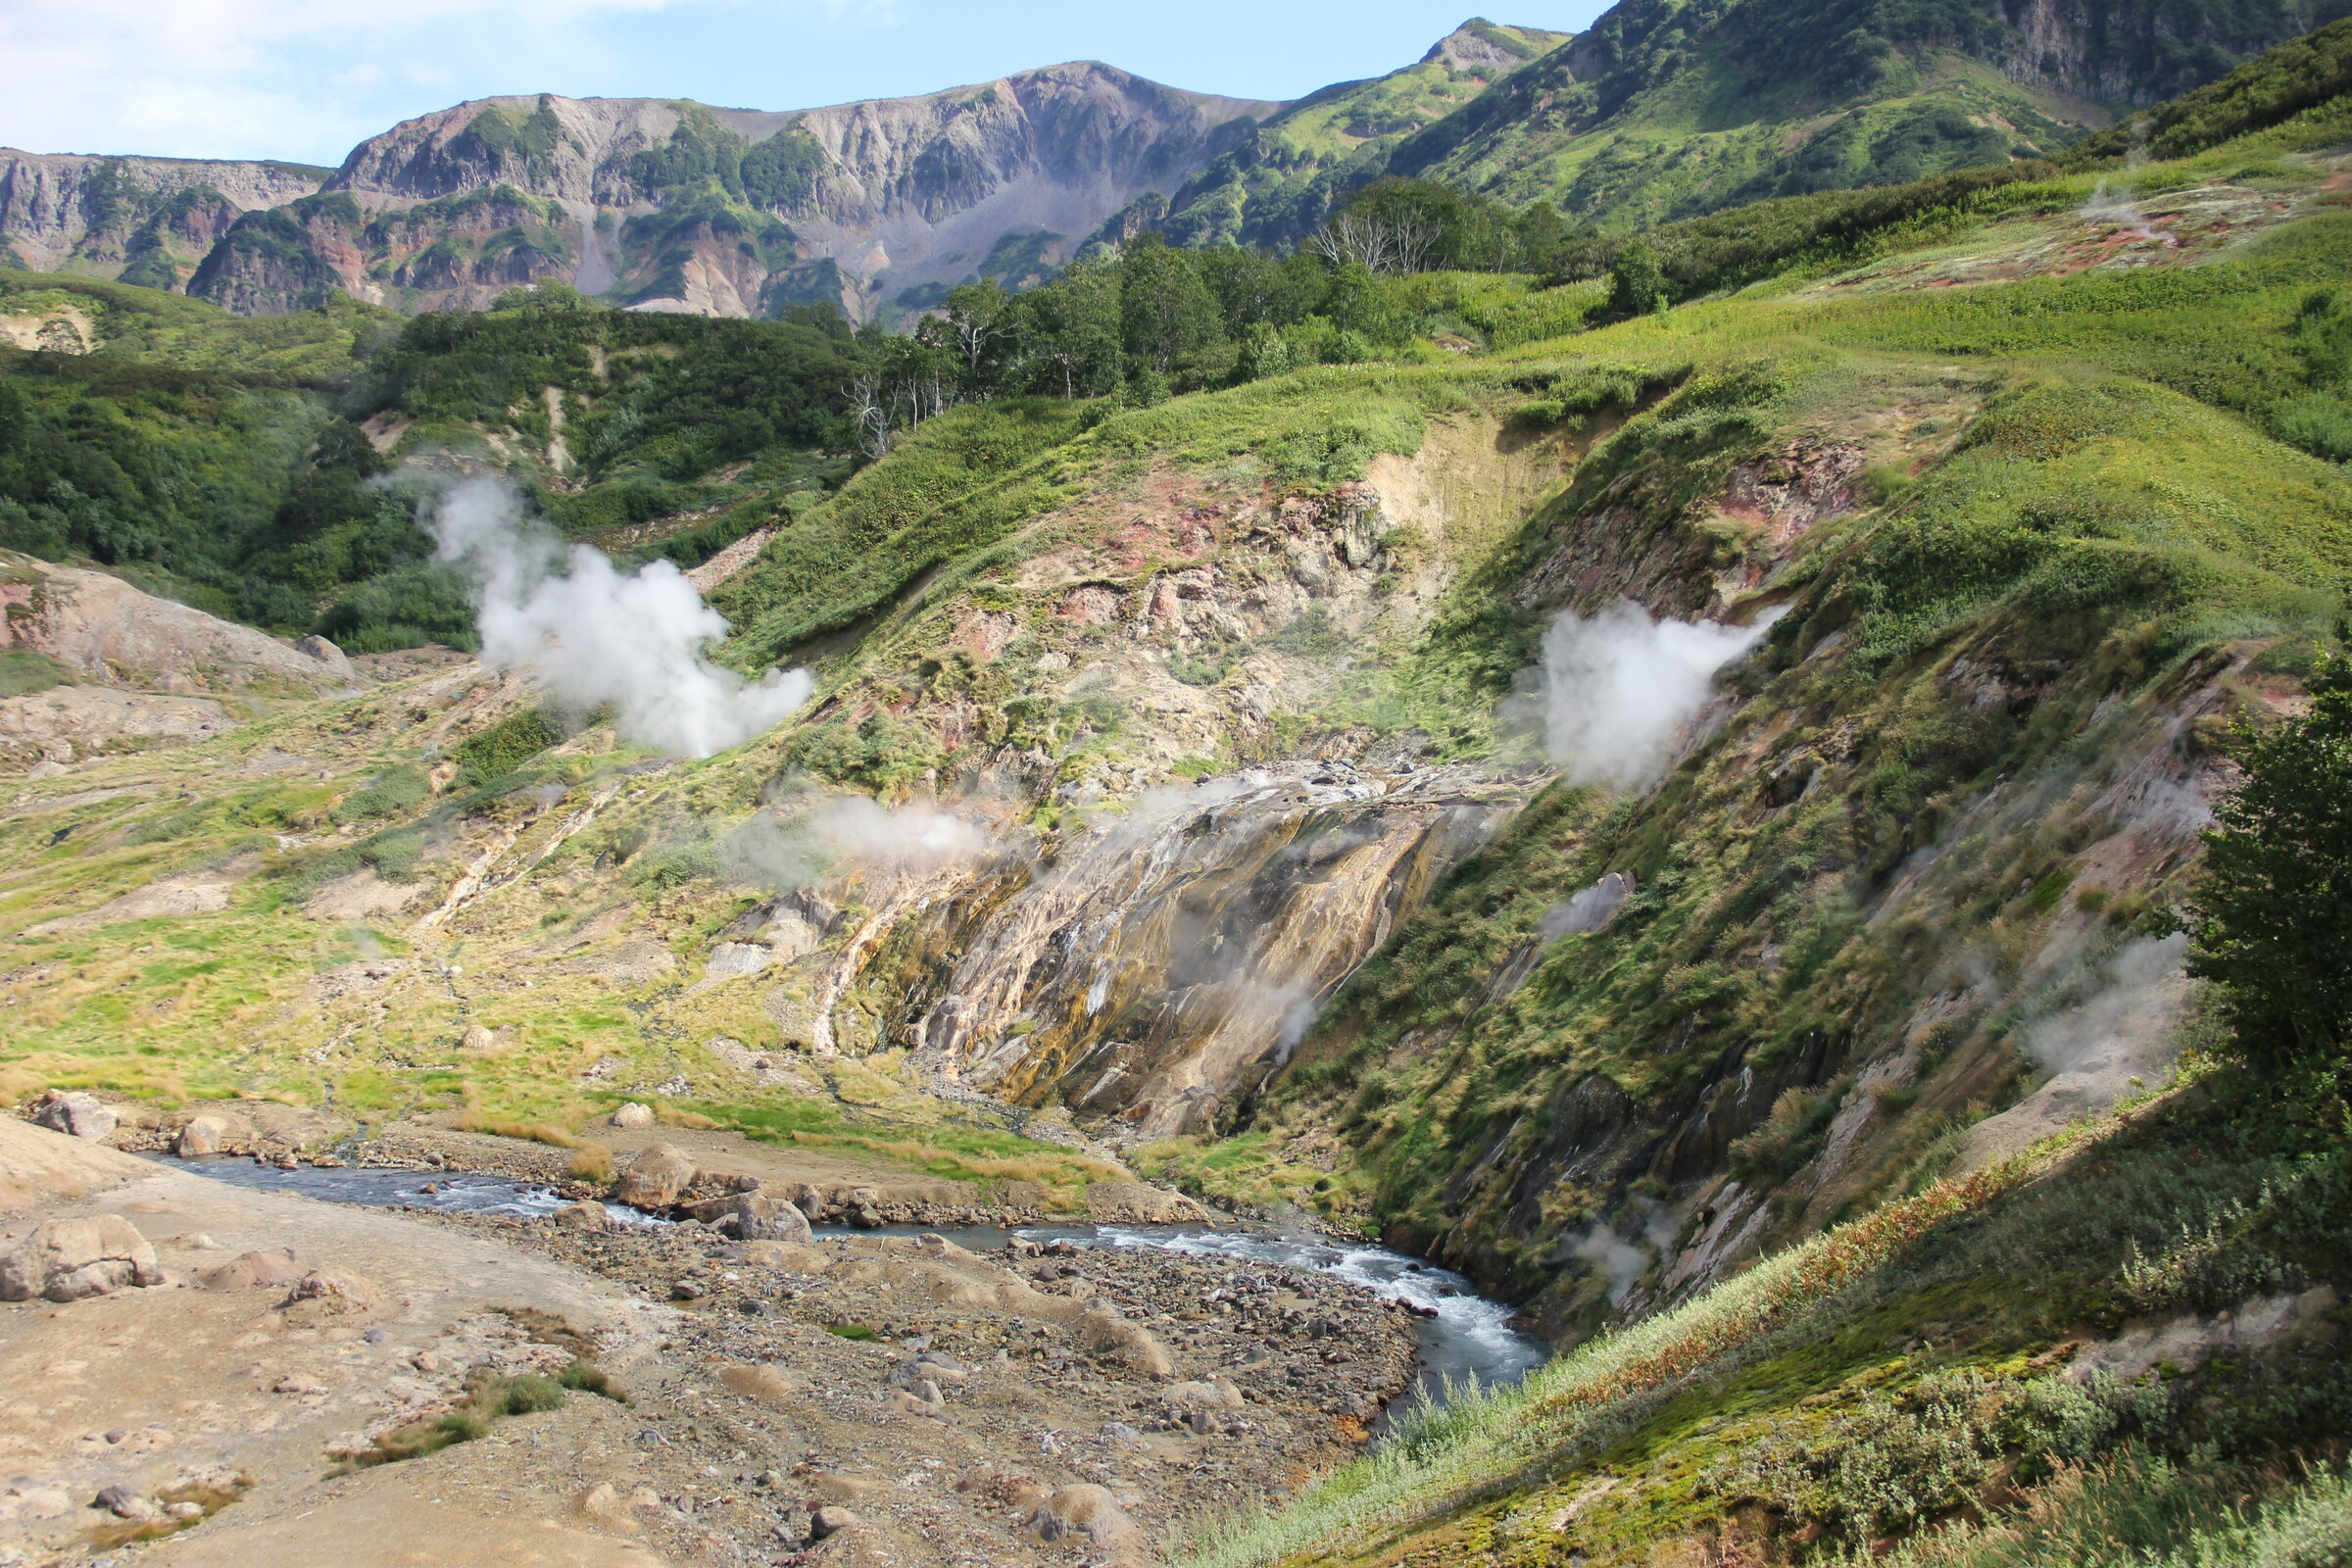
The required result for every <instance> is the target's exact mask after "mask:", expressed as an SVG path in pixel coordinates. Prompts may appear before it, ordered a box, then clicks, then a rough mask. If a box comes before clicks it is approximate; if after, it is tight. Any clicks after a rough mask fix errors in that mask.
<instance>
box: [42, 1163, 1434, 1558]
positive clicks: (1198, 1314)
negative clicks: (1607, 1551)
mask: <svg viewBox="0 0 2352 1568" xmlns="http://www.w3.org/2000/svg"><path fill="white" fill-rule="evenodd" d="M0 1173H4V1174H5V1178H6V1190H5V1192H4V1193H0V1201H5V1203H6V1205H7V1206H6V1209H5V1229H6V1231H7V1233H8V1240H9V1241H10V1242H11V1243H12V1244H14V1243H16V1242H18V1241H20V1240H21V1239H23V1238H24V1237H25V1236H26V1235H27V1234H28V1233H29V1232H31V1231H32V1230H33V1228H34V1227H35V1226H36V1225H40V1224H43V1223H47V1222H51V1221H60V1220H73V1219H78V1218H86V1217H90V1216H95V1215H99V1214H116V1215H121V1216H123V1218H125V1219H127V1220H128V1221H129V1222H130V1223H131V1224H132V1225H134V1226H135V1227H136V1228H137V1229H138V1231H139V1232H140V1234H141V1235H142V1236H143V1237H145V1238H146V1240H147V1241H148V1243H149V1244H150V1245H152V1247H153V1248H154V1249H155V1253H156V1256H157V1258H158V1260H159V1263H160V1267H161V1270H162V1273H163V1280H162V1283H160V1284H158V1285H154V1286H150V1287H145V1288H140V1287H131V1288H126V1289H123V1290H120V1291H117V1292H114V1293H112V1294H107V1295H101V1296H96V1297H91V1298H86V1299H79V1300H73V1301H69V1302H64V1303H57V1302H52V1301H49V1300H42V1299H35V1300H32V1301H29V1302H22V1303H18V1304H14V1305H8V1306H0V1387H5V1388H6V1390H7V1391H8V1395H7V1406H6V1411H5V1416H6V1423H7V1424H6V1429H5V1432H6V1435H5V1438H4V1439H0V1442H4V1443H5V1450H6V1451H5V1455H4V1457H0V1468H5V1470H6V1472H7V1477H6V1486H5V1495H0V1562H5V1563H10V1564H34V1563H38V1564H49V1563H66V1562H86V1561H91V1560H94V1559H106V1558H109V1557H110V1554H111V1559H112V1560H117V1561H121V1560H125V1559H124V1558H123V1549H122V1548H123V1547H124V1546H125V1545H126V1544H127V1543H129V1542H131V1541H134V1540H140V1539H144V1540H148V1541H152V1542H153V1543H154V1544H153V1545H142V1546H140V1547H139V1548H138V1550H137V1552H136V1553H135V1555H136V1557H137V1559H138V1560H150V1559H152V1560H156V1561H160V1562H164V1563H186V1564H216V1563H217V1564H228V1563H326V1562H334V1563H337V1564H343V1565H349V1568H363V1565H374V1564H383V1565H387V1568H389V1565H392V1564H422V1563H434V1564H475V1563H480V1564H492V1563H498V1564H509V1563H514V1564H531V1563H547V1564H557V1563H561V1564H578V1565H593V1568H603V1565H607V1564H612V1565H626V1564H647V1565H651V1564H655V1563H662V1562H667V1563H680V1564H683V1563H729V1564H732V1563H773V1562H779V1561H781V1562H795V1563H798V1562H809V1563H825V1564H855V1563H871V1564H891V1563H898V1564H906V1565H907V1568H916V1565H925V1568H927V1565H930V1564H950V1563H954V1564H966V1563H968V1564H982V1563H986V1564H1012V1563H1031V1562H1036V1563H1058V1562H1070V1563H1076V1562H1081V1561H1096V1562H1131V1563H1145V1562H1151V1561H1156V1560H1157V1559H1158V1553H1159V1550H1160V1547H1161V1544H1162V1543H1164V1542H1165V1541H1166V1540H1167V1539H1168V1538H1169V1537H1170V1536H1171V1535H1173V1534H1175V1533H1178V1532H1181V1531H1182V1530H1183V1529H1184V1528H1185V1527H1186V1526H1188V1525H1192V1524H1197V1523H1199V1522H1200V1521H1201V1520H1202V1519H1204V1518H1206V1517H1209V1516H1211V1515H1222V1514H1225V1513H1229V1512H1231V1511H1233V1510H1234V1509H1236V1508H1238V1507H1241V1506H1244V1505H1250V1504H1257V1503H1262V1502H1268V1501H1272V1500H1275V1499H1277V1498H1279V1497H1280V1496H1282V1495H1287V1493H1288V1492H1290V1491H1291V1490H1292V1489H1294V1488H1296V1487H1298V1486H1299V1485H1300V1484H1302V1483H1304V1482H1306V1481H1308V1480H1310V1479H1312V1478H1313V1477H1315V1476H1317V1475H1319V1474H1321V1473H1323V1472H1324V1471H1326V1470H1328V1469H1329V1468H1331V1467H1332V1466H1333V1465H1334V1464H1336V1463H1338V1462H1339V1461H1341V1460H1342V1459H1344V1458H1346V1457H1347V1456H1348V1455H1349V1454H1350V1453H1352V1452H1353V1451H1354V1450H1355V1449H1356V1447H1357V1446H1360V1444H1361V1442H1362V1441H1363V1439H1364V1437H1365V1434H1366V1430H1367V1423H1368V1421H1369V1419H1370V1418H1371V1417H1372V1416H1373V1415H1374V1414H1375V1413H1376V1412H1377V1411H1378V1409H1379V1407H1380V1406H1381V1404H1382V1403H1383V1402H1384V1401H1386V1400H1387V1399H1388V1398H1389V1397H1391V1396H1393V1395H1394V1394H1396V1393H1397V1391H1398V1390H1400V1389H1401V1388H1402V1387H1403V1386H1404V1384H1405V1383H1406V1381H1407V1380H1408V1377H1409V1375H1410V1368H1411V1360H1412V1353H1413V1346H1414V1334H1413V1321H1414V1320H1413V1319H1412V1317H1411V1316H1410V1314H1409V1313H1406V1312H1403V1311H1400V1310H1398V1309H1397V1308H1395V1307H1393V1306H1392V1305H1390V1304H1389V1303H1386V1302H1383V1301H1380V1300H1378V1299H1375V1298H1373V1297H1371V1296H1370V1295H1368V1294H1367V1293H1364V1292H1361V1291H1357V1290H1354V1289H1352V1288H1349V1287H1348V1286H1345V1285H1342V1284H1340V1283H1338V1282H1336V1281H1333V1280H1330V1279H1327V1278H1322V1277H1317V1276H1309V1275H1301V1274H1297V1273H1286V1272H1282V1271H1276V1270H1267V1269H1264V1268H1260V1267H1252V1266H1250V1265H1245V1264H1237V1263H1235V1262H1233V1261H1231V1260H1219V1259H1209V1258H1194V1257H1183V1256H1175V1255H1169V1254H1163V1253H1143V1252H1133V1251H1124V1250H1074V1249H1072V1250H1062V1249H1053V1250H1048V1251H1047V1252H1044V1253H1029V1254H1026V1255H1021V1256H1017V1257H1016V1256H1012V1255H1010V1254H996V1255H995V1256H993V1257H984V1256H981V1255H978V1254H975V1253H972V1252H969V1251H966V1250H963V1249H961V1248H959V1247H956V1246H955V1245H954V1244H952V1243H948V1242H945V1241H943V1240H940V1239H938V1238H936V1237H934V1238H928V1239H922V1240H917V1239H911V1238H879V1237H872V1238H852V1239H849V1240H845V1241H828V1242H818V1243H816V1244H815V1245H813V1246H795V1245H792V1244H787V1243H774V1242H753V1243H736V1242H731V1241H729V1240H727V1239H725V1238H723V1237H721V1236H719V1235H718V1234H717V1233H716V1232H714V1231H711V1230H709V1229H706V1228H705V1227H702V1226H699V1225H692V1224H684V1225H677V1226H669V1227H662V1228H643V1227H624V1228H612V1229H599V1230H593V1231H590V1230H582V1229H578V1228H575V1227H574V1226H573V1225H571V1224H567V1223H564V1222H561V1221H558V1220H554V1219H540V1220H522V1219H512V1218H504V1219H502V1218H492V1217H483V1216H468V1217H450V1216H423V1215H417V1214H411V1213H401V1212H385V1211H376V1210H362V1209H353V1208H350V1207H346V1206H332V1207H330V1206H328V1205H324V1204H320V1203H317V1202H312V1201H306V1200H303V1199H300V1198H294V1197H289V1196H282V1195H279V1194H274V1193H267V1192H256V1191H252V1190H249V1189H246V1188H243V1187H235V1186H229V1185H226V1184H224V1183H222V1182H219V1181H214V1180H209V1179H207V1178H205V1177H203V1176H200V1175H195V1174H190V1173H189V1172H187V1171H185V1170H183V1169H175V1168H171V1167H159V1166H158V1165H156V1164H155V1163H153V1162H151V1161H147V1160H141V1159H138V1158H135V1157H132V1156H129V1155H125V1154H123V1153H120V1152H116V1151H114V1150H112V1149H108V1148H103V1147H97V1146H93V1145H91V1144H86V1143H82V1142H78V1141H75V1140H73V1139H71V1138H68V1137H66V1136H65V1135H62V1134H58V1133H52V1132H48V1131H45V1130H42V1129H38V1128H33V1127H29V1126H27V1125H25V1124H24V1123H21V1122H18V1121H15V1120H14V1119H7V1120H0ZM321 1278H326V1279H329V1280H331V1281H333V1282H335V1283H333V1284H332V1285H330V1286H329V1287H326V1288H323V1289H321V1288H319V1287H318V1286H316V1285H314V1284H305V1283H303V1282H305V1281H317V1280H319V1279H321ZM306 1292H310V1293H311V1294H310V1295H309V1296H307V1297H306V1296H305V1293H306ZM584 1363H593V1364H594V1365H595V1366H596V1367H597V1368H599V1369H600V1371H602V1372H603V1373H604V1374H605V1375H606V1377H607V1378H608V1379H609V1380H610V1382H609V1384H608V1385H607V1386H606V1387H607V1393H608V1395H609V1396H610V1397H598V1395H597V1394H596V1393H594V1392H589V1391H588V1390H587V1389H586V1388H582V1389H579V1390H577V1391H575V1392H573V1393H571V1394H570V1396H569V1397H568V1398H567V1399H565V1400H564V1402H563V1403H562V1405H561V1407H560V1408H554V1409H539V1410H534V1411H531V1412H529V1413H521V1414H511V1415H502V1416H500V1417H498V1418H496V1419H494V1420H491V1421H488V1422H487V1423H486V1430H484V1431H483V1432H482V1434H481V1435H480V1436H479V1437H478V1438H477V1439H476V1440H475V1441H471V1442H464V1443H459V1444H456V1445H454V1446H447V1447H442V1448H440V1449H439V1450H438V1451H428V1452H424V1453H422V1454H421V1455H420V1456H417V1457H414V1458H405V1459H402V1460H400V1461H398V1462H377V1461H380V1460H383V1459H384V1458H385V1456H386V1455H387V1454H388V1453H389V1452H391V1451H393V1450H394V1449H397V1448H399V1447H400V1446H401V1445H403V1444H404V1443H411V1442H413V1441H414V1439H415V1435H416V1434H417V1433H418V1432H420V1431H429V1430H431V1428H432V1427H433V1425H434V1423H435V1422H436V1421H439V1420H442V1419H445V1418H447V1417H448V1416H449V1414H450V1413H451V1412H452V1411H458V1412H460V1413H461V1415H462V1414H463V1411H464V1409H466V1408H467V1406H466V1400H467V1398H468V1397H469V1395H471V1396H474V1397H475V1404H476V1405H478V1404H479V1403H480V1398H479V1396H478V1391H480V1390H481V1389H483V1388H485V1387H504V1386H507V1385H509V1384H512V1383H513V1382H514V1380H516V1379H519V1378H525V1377H527V1376H529V1375H532V1374H536V1375H538V1376H541V1377H549V1376H555V1375H559V1374H563V1373H564V1372H565V1371H566V1369H576V1368H577V1367H579V1366H581V1365H582V1364H584ZM566 1381H569V1382H573V1383H581V1382H583V1381H591V1382H592V1381H594V1380H583V1379H582V1378H581V1376H580V1375H579V1373H578V1372H577V1371H576V1370H575V1371H573V1372H572V1375H571V1376H570V1377H568V1378H567V1379H566ZM337 1456H341V1457H340V1458H338V1457H337ZM112 1488H124V1489H127V1495H126V1497H124V1498H123V1500H121V1502H120V1503H119V1508H117V1509H110V1508H108V1507H104V1506H95V1505H93V1502H92V1499H93V1498H96V1497H97V1496H98V1495H100V1494H101V1493H108V1492H109V1489H112ZM109 1495H110V1496H113V1495H114V1494H112V1493H109ZM175 1503H177V1504H180V1505H181V1507H180V1512H182V1513H187V1514H190V1515H191V1516H195V1517H194V1520H193V1522H191V1523H188V1524H187V1525H186V1526H185V1527H184V1528H183V1527H182V1523H181V1521H180V1520H178V1519H176V1518H174V1517H173V1516H172V1512H171V1510H172V1505H173V1504H175ZM191 1503H192V1506H190V1504H191ZM827 1508H830V1509H834V1510H847V1512H848V1515H850V1516H854V1517H855V1520H856V1522H855V1523H848V1522H846V1521H845V1518H844V1516H843V1515H842V1514H840V1513H839V1512H836V1513H834V1514H820V1513H819V1512H818V1510H820V1509H827ZM828 1526H830V1527H831V1528H830V1529H829V1530H828Z"/></svg>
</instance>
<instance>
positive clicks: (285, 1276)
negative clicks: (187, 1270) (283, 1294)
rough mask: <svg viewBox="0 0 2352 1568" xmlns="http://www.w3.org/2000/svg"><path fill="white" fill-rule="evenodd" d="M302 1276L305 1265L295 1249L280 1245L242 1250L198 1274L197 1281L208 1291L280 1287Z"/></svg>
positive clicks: (199, 1285) (278, 1288)
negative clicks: (256, 1250)
mask: <svg viewBox="0 0 2352 1568" xmlns="http://www.w3.org/2000/svg"><path fill="white" fill-rule="evenodd" d="M301 1278H302V1265H301V1264H299V1263H297V1262H295V1261H294V1249H292V1248H290V1247H281V1248H278V1249H277V1250H274V1251H269V1252H240V1253H238V1254H237V1255H236V1256H235V1257H233V1258H231V1259H229V1260H228V1261H227V1262H225V1263H220V1264H216V1265H214V1266H213V1267H211V1268H208V1269H206V1270H205V1271H204V1272H203V1273H201V1274H198V1275H197V1276H196V1284H197V1286H198V1287H199V1288H200V1289H203V1290H207V1291H254V1290H264V1289H268V1290H280V1289H283V1288H284V1287H286V1286H288V1285H292V1284H294V1283H295V1282H297V1281H298V1280H300V1279H301Z"/></svg>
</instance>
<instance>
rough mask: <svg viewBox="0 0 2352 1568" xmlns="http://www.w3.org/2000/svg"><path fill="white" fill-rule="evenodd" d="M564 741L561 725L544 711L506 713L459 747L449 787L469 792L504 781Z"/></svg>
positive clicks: (534, 709) (531, 710)
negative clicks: (454, 774)
mask: <svg viewBox="0 0 2352 1568" xmlns="http://www.w3.org/2000/svg"><path fill="white" fill-rule="evenodd" d="M563 739H564V728H563V726H562V725H561V724H559V723H557V722H556V720H555V719H554V718H553V717H552V716H551V715H550V714H549V713H548V712H547V711H545V710H544V709H537V708H530V709H525V710H523V711H521V712H519V713H509V714H508V715H507V716H506V717H505V718H502V719H500V720H499V721H498V722H497V723H495V724H493V725H491V726H490V727H489V728H488V729H486V730H483V731H482V732H481V733H480V734H478V735H473V736H470V737H468V738H467V739H466V741H465V742H464V743H463V744H462V745H460V746H459V747H458V749H457V752H456V753H455V754H454V755H455V757H456V760H457V763H458V772H457V776H456V777H455V778H453V779H452V780H451V781H450V787H451V788H452V789H472V788H478V787H480V786H481V785H484V784H487V783H489V782H491V781H492V780H493V779H499V778H504V777H505V776H506V775H507V774H509V773H512V772H514V771H515V769H516V768H517V767H520V766H521V765H522V764H523V763H525V762H527V761H529V760H531V759H532V758H534V757H536V756H538V755H539V754H540V753H541V752H544V751H546V750H547V749H548V748H549V747H551V746H554V745H557V744H558V743H560V742H561V741H562V740H563Z"/></svg>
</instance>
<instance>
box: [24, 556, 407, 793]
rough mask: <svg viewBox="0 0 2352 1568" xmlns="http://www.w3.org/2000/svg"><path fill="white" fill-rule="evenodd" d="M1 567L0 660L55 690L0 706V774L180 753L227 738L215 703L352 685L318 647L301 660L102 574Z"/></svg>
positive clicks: (248, 631)
mask: <svg viewBox="0 0 2352 1568" xmlns="http://www.w3.org/2000/svg"><path fill="white" fill-rule="evenodd" d="M7 565H8V566H9V569H8V570H7V571H6V573H5V579H4V580H0V610H5V611H6V615H5V617H4V618H0V649H7V650H12V651H18V652H22V653H25V654H36V655H39V656H40V657H41V658H42V659H45V660H48V661H49V662H50V665H49V667H50V668H51V669H52V670H53V671H54V672H55V674H56V678H57V679H58V680H59V681H60V682H61V684H58V685H55V686H52V687H50V688H48V689H46V690H42V691H31V692H25V693H21V694H19V695H16V696H11V697H6V698H0V768H4V767H11V766H13V767H19V768H22V767H37V766H41V765H43V764H44V763H46V764H52V765H60V766H62V765H65V764H67V763H70V762H72V761H73V760H76V759H77V758H80V757H83V756H87V755H91V754H94V753H104V752H110V751H119V750H124V749H130V748H141V747H149V746H175V745H186V744H189V743H191V742H195V741H200V740H204V739H207V738H209V737H211V736H214V735H218V734H221V733H224V732H225V731H226V730H228V729H229V728H230V727H232V725H233V722H234V715H233V714H232V712H231V711H230V708H229V706H228V704H226V703H224V702H222V701H221V699H223V698H229V699H234V700H235V701H237V702H238V703H240V704H242V703H251V702H255V701H263V700H267V699H269V698H270V697H272V696H283V697H308V696H313V695H318V694H321V693H325V692H330V691H338V690H349V689H351V688H352V687H354V686H356V685H358V684H360V681H359V677H358V675H357V673H356V671H354V670H353V669H352V667H351V665H350V663H349V662H347V661H344V660H343V659H342V657H341V655H340V653H339V652H335V651H334V649H333V645H332V644H330V643H327V642H325V640H324V639H317V641H318V643H319V652H318V653H315V654H306V653H305V652H303V651H302V650H299V649H296V648H291V647H288V646H287V645H286V644H284V643H281V642H279V641H278V640H277V639H275V638H273V637H270V636H269V635H267V634H266V633H263V632H259V631H256V630H254V629H253V628H252V627H250V626H240V625H237V624H235V623H234V622H232V621H226V620H221V618H219V617H218V616H214V615H208V614H206V613H204V612H203V611H201V610H195V609H191V608H190V607H188V606H186V605H182V604H176V603H174V602H172V601H171V600H168V599H159V598H157V597H155V596H154V595H153V594H148V593H142V592H141V591H140V590H138V589H136V588H133V587H132V586H131V585H130V584H128V583H126V582H124V581H123V580H122V579H121V578H119V577H111V576H108V575H107V574H106V573H105V572H102V571H91V570H87V569H85V568H82V567H78V566H59V565H53V564H49V563H47V562H37V561H33V560H30V559H29V558H25V557H10V558H8V562H7ZM329 653H332V654H333V657H332V658H328V657H325V656H326V655H327V654H329Z"/></svg>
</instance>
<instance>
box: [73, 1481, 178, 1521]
mask: <svg viewBox="0 0 2352 1568" xmlns="http://www.w3.org/2000/svg"><path fill="white" fill-rule="evenodd" d="M90 1506H91V1507H93V1508H104V1509H105V1510H106V1511H107V1512H108V1513H111V1514H113V1515H114V1516H115V1517H116V1518H118V1519H130V1520H135V1521H138V1522H140V1523H145V1522H146V1521H147V1520H150V1519H153V1518H154V1517H155V1516H156V1515H157V1514H158V1513H160V1512H161V1511H162V1510H161V1509H159V1508H157V1507H156V1505H155V1504H154V1503H152V1502H149V1501H148V1500H147V1499H146V1498H145V1497H142V1496H140V1495H138V1494H137V1493H135V1492H133V1491H131V1490H130V1489H129V1488H128V1487H124V1486H113V1487H109V1488H107V1489H106V1490H105V1491H104V1492H101V1493H99V1494H98V1495H97V1496H95V1497H93V1498H91V1499H90Z"/></svg>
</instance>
